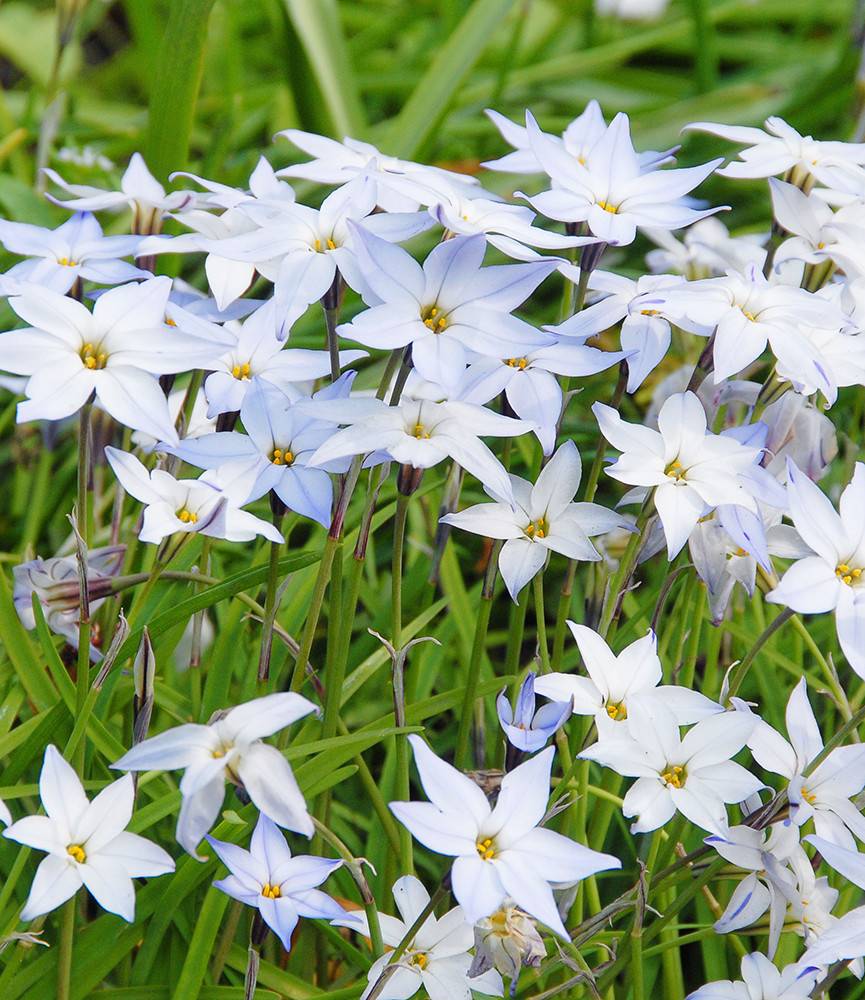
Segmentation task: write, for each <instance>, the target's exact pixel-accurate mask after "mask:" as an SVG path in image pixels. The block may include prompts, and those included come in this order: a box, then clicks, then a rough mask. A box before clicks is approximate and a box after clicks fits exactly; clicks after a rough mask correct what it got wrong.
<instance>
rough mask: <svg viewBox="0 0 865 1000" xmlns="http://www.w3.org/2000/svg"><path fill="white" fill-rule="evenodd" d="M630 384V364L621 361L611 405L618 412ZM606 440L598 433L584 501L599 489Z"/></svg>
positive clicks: (587, 500)
mask: <svg viewBox="0 0 865 1000" xmlns="http://www.w3.org/2000/svg"><path fill="white" fill-rule="evenodd" d="M627 385H628V365H627V362H625V361H621V362H619V378H618V381H617V382H616V388H615V389H614V390H613V395H612V396H611V397H610V402H609V405H610V406H611V407H612V408H613V409H614V410H615V411H616V412H618V410H619V407H620V406H621V405H622V399H623V398H624V395H625V389H626V388H627ZM606 450H607V449H606V440H605V438H604V435H603V434H600V433H599V434H598V443H597V445H596V446H595V457H594V459H593V460H592V466H591V468H590V469H589V477H588V479H587V480H586V489H585V492H584V493H583V501H584V502H585V503H591V501H592V500H594V499H595V494H596V493H597V491H598V482H599V481H600V478H601V470H602V469H603V467H604V455H605V454H606Z"/></svg>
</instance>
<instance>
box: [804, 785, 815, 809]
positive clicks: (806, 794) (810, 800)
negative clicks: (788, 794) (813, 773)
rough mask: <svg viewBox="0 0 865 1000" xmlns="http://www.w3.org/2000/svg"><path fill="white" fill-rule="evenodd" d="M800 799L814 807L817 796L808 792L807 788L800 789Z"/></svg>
mask: <svg viewBox="0 0 865 1000" xmlns="http://www.w3.org/2000/svg"><path fill="white" fill-rule="evenodd" d="M802 798H803V799H804V800H805V801H806V802H807V803H808V804H809V805H812V806H813V805H814V803H815V802H816V801H817V796H816V795H815V794H814V793H813V792H809V791H808V789H807V788H803V789H802Z"/></svg>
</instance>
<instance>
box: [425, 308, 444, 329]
mask: <svg viewBox="0 0 865 1000" xmlns="http://www.w3.org/2000/svg"><path fill="white" fill-rule="evenodd" d="M421 319H422V320H423V325H424V326H425V327H426V328H427V329H428V330H432V332H433V333H441V332H442V330H444V328H445V327H446V326H447V325H448V321H447V318H446V317H445V316H440V315H439V309H438V306H430V307H429V309H425V310H424V311H423V312H422V313H421Z"/></svg>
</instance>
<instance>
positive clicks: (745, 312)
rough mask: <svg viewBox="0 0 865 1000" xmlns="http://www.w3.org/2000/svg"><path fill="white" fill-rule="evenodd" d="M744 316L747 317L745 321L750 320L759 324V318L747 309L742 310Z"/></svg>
mask: <svg viewBox="0 0 865 1000" xmlns="http://www.w3.org/2000/svg"><path fill="white" fill-rule="evenodd" d="M742 315H743V316H744V317H745V319H749V320H750V321H751V322H752V323H756V322H757V317H756V316H755V315H754V314H753V313H752V312H749V311H748V310H747V309H742Z"/></svg>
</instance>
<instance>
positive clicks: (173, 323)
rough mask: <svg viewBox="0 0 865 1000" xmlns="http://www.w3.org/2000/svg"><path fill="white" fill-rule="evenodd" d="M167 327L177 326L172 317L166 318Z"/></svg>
mask: <svg viewBox="0 0 865 1000" xmlns="http://www.w3.org/2000/svg"><path fill="white" fill-rule="evenodd" d="M165 325H166V326H177V324H176V323H175V322H174V320H173V319H172V318H171V317H170V316H166V317H165Z"/></svg>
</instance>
